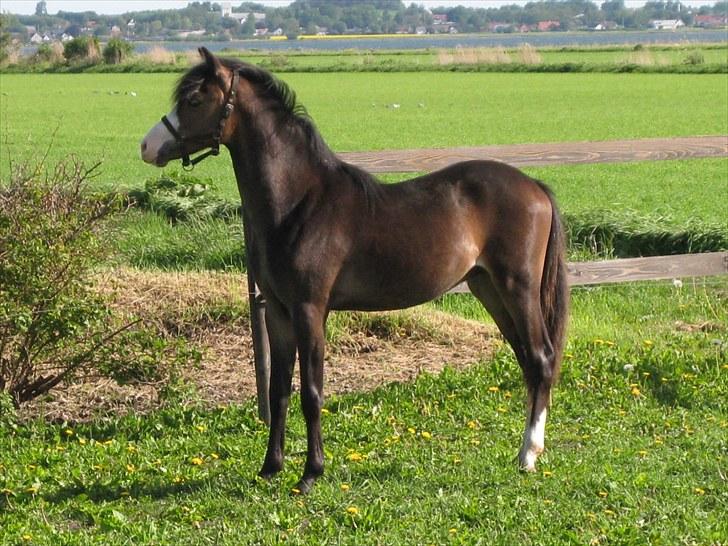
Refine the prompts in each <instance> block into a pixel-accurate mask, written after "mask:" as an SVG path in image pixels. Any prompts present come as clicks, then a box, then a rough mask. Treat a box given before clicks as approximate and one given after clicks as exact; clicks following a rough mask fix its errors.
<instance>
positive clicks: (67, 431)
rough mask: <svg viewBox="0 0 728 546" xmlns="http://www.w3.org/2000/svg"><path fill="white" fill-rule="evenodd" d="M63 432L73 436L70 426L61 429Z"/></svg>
mask: <svg viewBox="0 0 728 546" xmlns="http://www.w3.org/2000/svg"><path fill="white" fill-rule="evenodd" d="M63 434H65V435H66V436H73V431H72V430H71V429H70V428H67V429H66V430H64V431H63Z"/></svg>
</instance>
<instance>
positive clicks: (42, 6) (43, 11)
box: [35, 0, 48, 15]
mask: <svg viewBox="0 0 728 546" xmlns="http://www.w3.org/2000/svg"><path fill="white" fill-rule="evenodd" d="M35 14H36V15H48V7H47V6H46V2H45V0H41V1H40V2H38V3H37V4H36V5H35Z"/></svg>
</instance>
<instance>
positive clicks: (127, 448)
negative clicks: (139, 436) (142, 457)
mask: <svg viewBox="0 0 728 546" xmlns="http://www.w3.org/2000/svg"><path fill="white" fill-rule="evenodd" d="M126 450H127V452H129V453H136V452H137V448H136V446H133V445H128V446H126Z"/></svg>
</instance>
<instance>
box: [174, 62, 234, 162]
mask: <svg viewBox="0 0 728 546" xmlns="http://www.w3.org/2000/svg"><path fill="white" fill-rule="evenodd" d="M237 88H238V73H237V71H233V80H232V82H231V83H230V90H229V91H228V93H227V98H226V99H225V107H224V108H223V109H222V114H220V122H219V123H218V124H217V130H216V131H215V132H214V133H210V134H209V135H208V134H205V135H201V136H196V137H194V139H195V140H199V139H202V138H206V137H207V136H211V137H212V142H213V144H212V146H210V149H209V150H207V151H206V152H204V153H203V154H201V155H198V156H197V157H195V158H190V154H189V153H187V146H186V144H185V138H184V137H183V136H182V135H181V134H180V133H179V131H177V129H175V127H174V125H172V123H171V122H170V121H169V119H167V116H162V123H164V126H165V127H166V128H167V130H168V131H169V132H170V134H171V135H172V136H173V137H174V139H175V141H177V144H178V145H179V147H180V150H182V168H183V169H184V170H186V171H191V170H192V169H194V168H195V165H197V164H198V163H199V162H200V161H202V160H203V159H205V158H207V157H210V156H211V155H219V154H220V140H221V139H222V132H223V131H224V130H225V124H226V123H227V120H228V118H229V117H230V114H232V112H233V108H234V107H235V95H236V94H237ZM187 140H188V141H189V140H190V139H187ZM187 167H189V168H187Z"/></svg>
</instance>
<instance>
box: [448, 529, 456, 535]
mask: <svg viewBox="0 0 728 546" xmlns="http://www.w3.org/2000/svg"><path fill="white" fill-rule="evenodd" d="M447 532H448V533H450V534H451V535H454V534H455V533H457V532H458V530H457V529H455V527H450V529H448V530H447Z"/></svg>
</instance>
